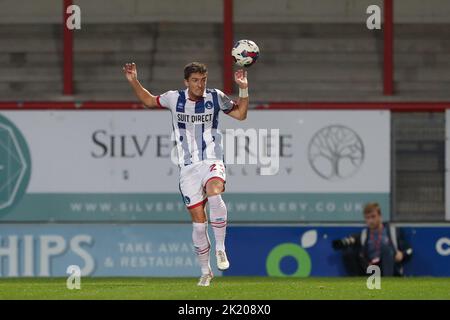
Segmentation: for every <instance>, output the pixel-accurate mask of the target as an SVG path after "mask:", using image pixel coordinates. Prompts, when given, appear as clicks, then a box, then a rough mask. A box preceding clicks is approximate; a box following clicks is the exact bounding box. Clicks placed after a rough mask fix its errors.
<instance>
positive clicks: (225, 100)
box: [216, 89, 237, 113]
mask: <svg viewBox="0 0 450 320" xmlns="http://www.w3.org/2000/svg"><path fill="white" fill-rule="evenodd" d="M216 91H217V95H218V96H219V107H220V110H222V111H223V112H225V113H230V112H231V110H233V109H234V107H236V106H237V103H236V102H234V101H233V100H232V99H230V98H229V97H228V96H227V95H226V94H225V93H223V92H222V91H220V90H217V89H216Z"/></svg>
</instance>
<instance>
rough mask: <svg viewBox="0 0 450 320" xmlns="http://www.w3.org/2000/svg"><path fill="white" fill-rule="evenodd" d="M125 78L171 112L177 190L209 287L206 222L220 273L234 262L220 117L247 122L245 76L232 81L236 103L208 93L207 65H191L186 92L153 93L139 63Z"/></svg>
mask: <svg viewBox="0 0 450 320" xmlns="http://www.w3.org/2000/svg"><path fill="white" fill-rule="evenodd" d="M123 70H124V73H125V76H126V78H127V80H128V81H129V83H130V84H131V86H132V88H133V89H134V92H135V94H136V96H137V97H138V98H139V99H140V100H141V102H142V103H143V104H144V106H146V107H148V108H167V109H169V110H170V112H171V113H172V124H173V131H174V137H175V140H176V147H177V150H178V165H179V168H180V180H179V181H180V183H179V189H180V192H181V195H182V197H183V201H184V203H185V205H186V207H187V210H188V211H189V213H190V214H191V217H192V225H193V232H192V240H193V242H194V247H195V251H196V254H197V257H198V261H199V263H200V266H201V272H202V276H201V277H200V280H199V282H198V285H199V286H209V284H210V282H211V279H212V278H213V273H212V271H211V267H210V262H209V261H210V251H211V250H210V247H211V244H210V240H209V237H208V218H207V215H206V212H205V205H206V202H208V203H209V220H210V223H211V226H212V229H213V231H214V237H215V240H216V248H215V254H216V261H217V268H218V269H219V270H222V271H223V270H227V269H228V268H229V266H230V263H229V261H228V258H227V254H226V252H225V234H226V228H227V207H226V205H225V202H224V201H223V199H222V193H223V192H224V191H225V182H226V173H225V165H224V163H223V150H222V135H221V134H220V131H219V115H220V111H223V112H224V113H225V114H227V115H228V116H230V117H232V118H235V119H237V120H245V119H246V118H247V110H248V104H249V97H248V81H247V72H246V71H244V70H242V69H241V70H238V71H236V72H235V74H234V81H235V82H236V84H237V85H238V86H239V99H238V100H237V102H234V101H233V100H231V99H230V98H229V97H227V96H226V95H225V94H224V93H223V92H222V91H220V90H218V89H207V88H206V83H207V79H208V70H207V67H206V65H204V64H202V63H198V62H192V63H189V64H188V65H186V66H185V68H184V84H185V86H186V89H185V90H173V91H167V92H165V93H163V94H161V95H154V94H152V93H151V92H149V91H148V90H146V89H145V88H144V87H143V86H142V85H141V84H140V82H139V81H138V78H137V69H136V64H135V63H127V64H125V66H124V67H123Z"/></svg>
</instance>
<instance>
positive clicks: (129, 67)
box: [123, 62, 158, 108]
mask: <svg viewBox="0 0 450 320" xmlns="http://www.w3.org/2000/svg"><path fill="white" fill-rule="evenodd" d="M123 72H124V73H125V76H126V78H127V80H128V82H129V83H130V85H131V86H132V87H133V90H134V93H135V94H136V96H137V97H138V98H139V100H141V102H142V103H143V104H144V105H145V106H147V107H149V108H155V107H157V106H158V103H157V101H156V96H154V95H152V94H151V93H150V92H148V90H147V89H145V88H144V87H143V86H142V85H141V83H140V82H139V80H138V79H137V69H136V64H135V63H134V62H133V63H127V64H125V66H124V67H123Z"/></svg>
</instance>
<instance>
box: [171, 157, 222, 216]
mask: <svg viewBox="0 0 450 320" xmlns="http://www.w3.org/2000/svg"><path fill="white" fill-rule="evenodd" d="M213 178H216V179H220V180H222V181H223V182H224V183H225V181H226V174H225V166H224V164H223V161H221V160H203V161H200V162H197V163H193V164H191V165H189V166H186V167H181V170H180V192H181V196H182V197H183V201H184V203H185V204H186V206H187V208H188V209H192V208H195V207H197V206H199V205H201V204H204V203H205V202H206V200H207V198H206V191H205V187H206V183H207V182H208V181H209V180H211V179H213Z"/></svg>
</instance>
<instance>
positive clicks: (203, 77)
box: [184, 73, 208, 99]
mask: <svg viewBox="0 0 450 320" xmlns="http://www.w3.org/2000/svg"><path fill="white" fill-rule="evenodd" d="M207 78H208V74H207V73H192V74H191V75H190V76H189V79H187V80H184V83H185V84H186V87H187V88H188V91H189V94H190V95H192V96H193V97H194V98H197V99H198V98H201V97H202V96H203V92H204V91H205V88H206V81H207Z"/></svg>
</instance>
